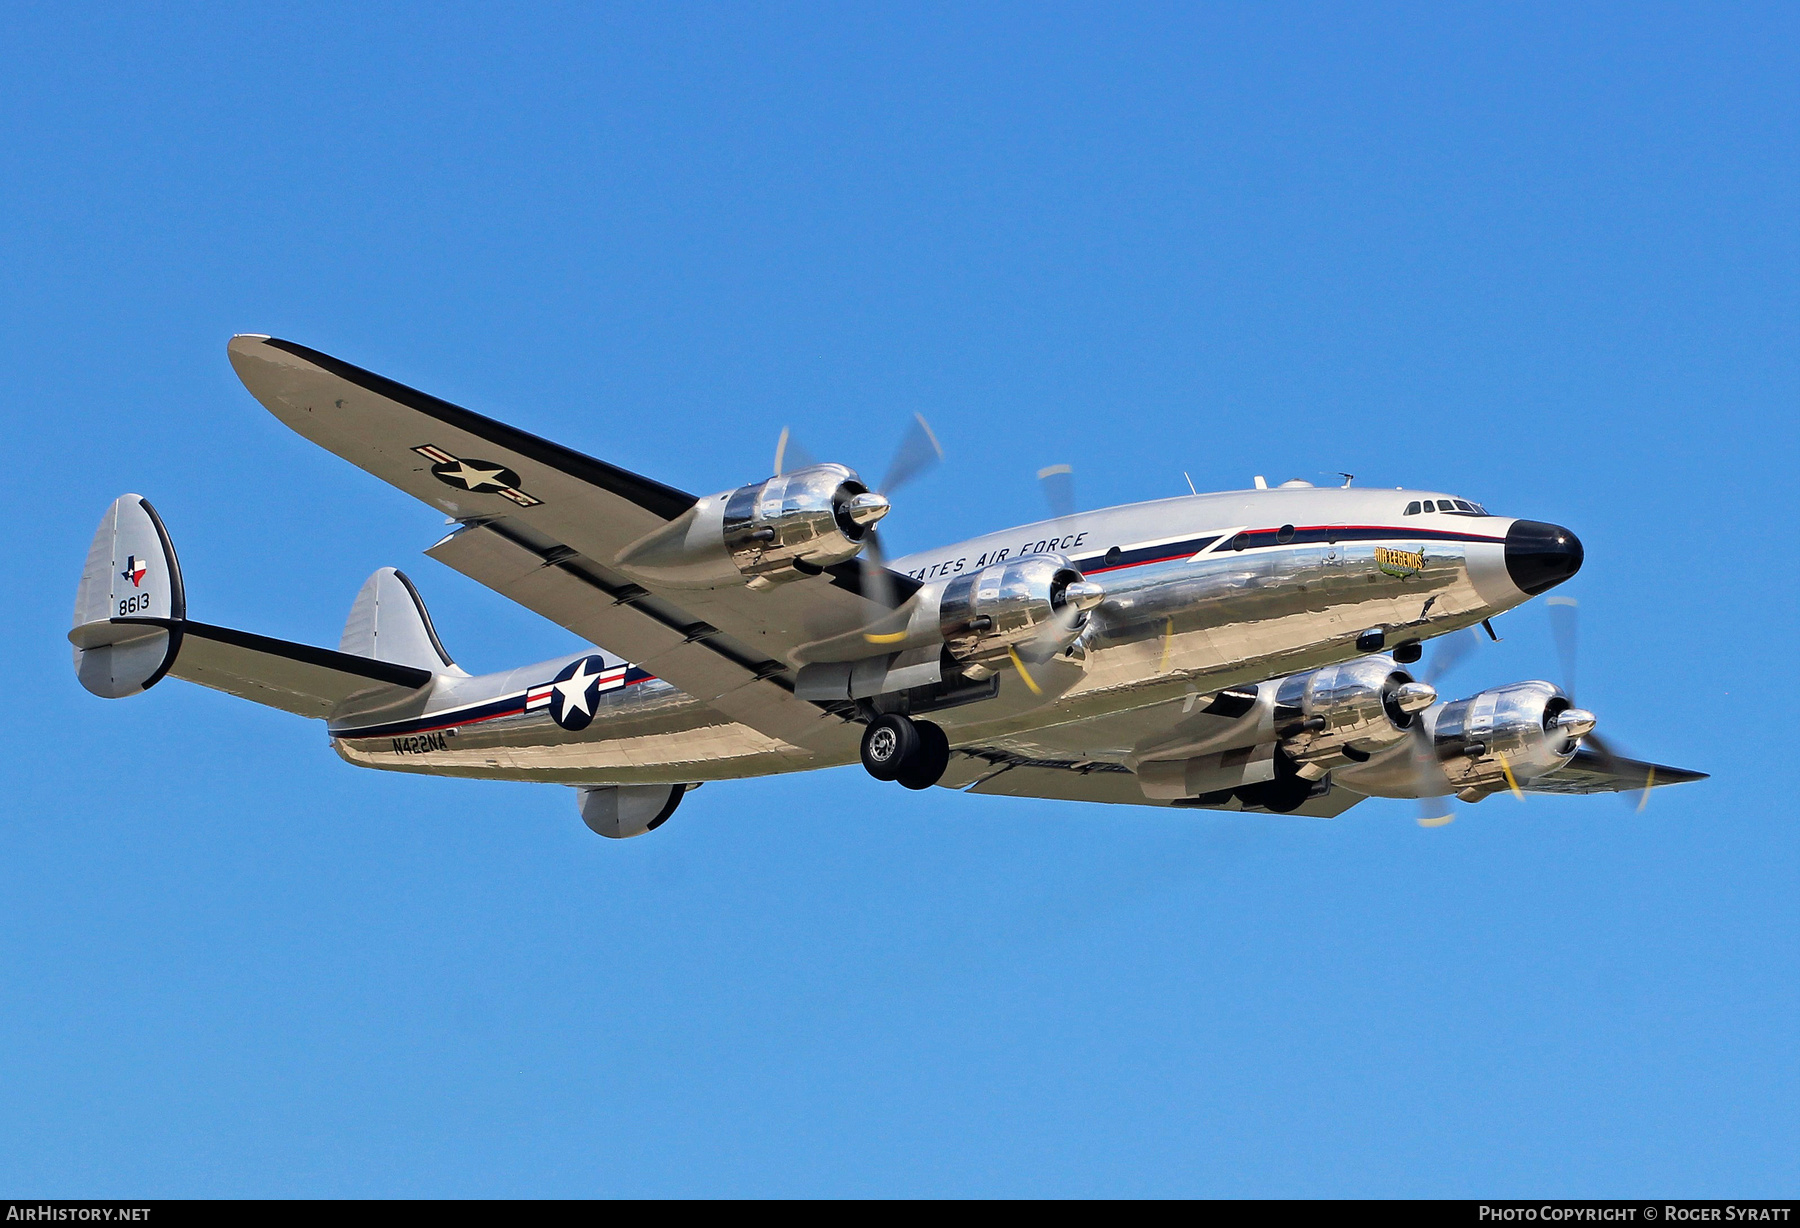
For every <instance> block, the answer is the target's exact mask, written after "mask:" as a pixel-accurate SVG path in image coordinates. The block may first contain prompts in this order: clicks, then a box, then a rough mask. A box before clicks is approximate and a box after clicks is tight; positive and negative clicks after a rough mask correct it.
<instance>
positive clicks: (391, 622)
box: [338, 567, 469, 678]
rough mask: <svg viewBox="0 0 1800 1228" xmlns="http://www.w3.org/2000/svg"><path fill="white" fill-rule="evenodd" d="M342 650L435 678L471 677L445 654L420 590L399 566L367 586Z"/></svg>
mask: <svg viewBox="0 0 1800 1228" xmlns="http://www.w3.org/2000/svg"><path fill="white" fill-rule="evenodd" d="M338 651H339V652H345V653H350V654H353V655H355V656H359V657H368V658H370V659H371V660H375V661H387V662H389V663H391V664H394V665H411V666H413V667H415V668H418V669H428V670H430V671H431V672H432V673H434V674H454V675H456V676H457V677H459V678H467V677H468V676H469V675H468V671H466V670H464V669H462V668H461V667H460V666H458V665H457V664H456V662H455V661H452V660H451V659H450V654H449V653H447V652H445V651H444V645H443V642H442V641H441V640H439V639H438V634H437V628H436V627H434V626H432V625H431V614H430V613H429V612H428V611H427V610H426V609H425V602H424V599H423V598H421V597H420V596H419V590H418V589H416V588H414V587H413V582H412V581H411V580H409V579H407V578H406V573H405V572H403V571H401V570H399V569H398V568H394V567H383V568H382V569H381V570H380V571H377V572H376V573H375V574H374V575H372V576H370V577H369V578H368V579H367V580H365V581H364V582H363V586H362V591H360V592H359V593H357V594H356V601H355V603H354V604H352V605H351V607H350V617H349V618H348V619H347V620H346V621H345V623H344V634H343V637H342V638H341V639H340V640H339V641H338Z"/></svg>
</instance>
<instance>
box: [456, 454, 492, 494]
mask: <svg viewBox="0 0 1800 1228" xmlns="http://www.w3.org/2000/svg"><path fill="white" fill-rule="evenodd" d="M502 472H504V470H501V469H483V468H481V467H480V466H479V465H471V464H470V463H469V462H468V461H466V460H459V461H457V462H456V469H455V470H446V471H445V473H444V476H445V477H447V478H452V479H454V480H455V481H458V482H461V483H462V484H463V485H464V486H467V487H468V488H469V489H470V490H474V489H475V488H476V487H477V486H486V485H487V484H488V483H490V482H492V481H493V480H494V476H495V475H496V474H499V473H502Z"/></svg>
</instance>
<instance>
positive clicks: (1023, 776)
mask: <svg viewBox="0 0 1800 1228" xmlns="http://www.w3.org/2000/svg"><path fill="white" fill-rule="evenodd" d="M938 783H939V784H941V785H943V786H945V787H947V788H952V789H962V790H964V791H965V792H968V793H986V794H993V795H997V796H1001V797H1039V798H1045V799H1047V800H1052V801H1062V802H1105V803H1110V804H1112V805H1116V806H1174V807H1179V808H1181V809H1198V810H1235V811H1239V812H1244V813H1249V814H1268V813H1269V812H1268V811H1263V810H1248V811H1246V810H1245V807H1244V805H1243V803H1241V802H1239V801H1237V800H1236V799H1235V798H1233V799H1231V800H1229V801H1226V802H1220V803H1210V804H1203V803H1201V802H1198V801H1179V802H1166V801H1153V800H1152V799H1150V798H1147V797H1145V796H1144V791H1143V790H1142V789H1140V788H1139V787H1138V781H1137V776H1136V775H1135V774H1134V773H1132V772H1131V771H1130V770H1129V769H1127V768H1125V767H1123V766H1121V765H1119V764H1116V763H1093V762H1085V761H1080V760H1069V761H1062V760H1050V759H1027V758H1024V757H1022V756H1019V755H1016V754H1012V753H1010V752H1008V751H1005V750H1001V749H998V748H995V747H968V748H966V749H964V750H959V751H957V752H956V753H954V754H953V755H952V756H951V762H950V770H949V771H948V772H946V773H945V774H944V779H943V780H941V781H939V782H938ZM1363 800H1364V797H1363V795H1362V794H1361V793H1354V792H1352V791H1350V790H1349V789H1346V788H1343V787H1342V786H1332V787H1331V788H1330V790H1329V791H1328V792H1326V793H1324V794H1322V795H1320V796H1318V797H1313V798H1308V799H1307V800H1306V801H1305V802H1303V803H1301V805H1300V806H1299V808H1298V809H1296V810H1292V811H1289V812H1287V813H1290V814H1293V815H1296V816H1298V817H1301V818H1311V819H1332V818H1336V817H1337V816H1338V815H1340V814H1342V813H1343V812H1344V811H1346V810H1348V809H1350V807H1352V806H1354V805H1356V804H1357V803H1358V802H1360V801H1363Z"/></svg>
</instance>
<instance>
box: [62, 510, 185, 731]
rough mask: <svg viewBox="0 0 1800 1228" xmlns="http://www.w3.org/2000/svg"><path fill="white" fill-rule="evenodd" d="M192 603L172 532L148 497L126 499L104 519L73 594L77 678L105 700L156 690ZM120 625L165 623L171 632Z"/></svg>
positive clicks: (171, 661)
mask: <svg viewBox="0 0 1800 1228" xmlns="http://www.w3.org/2000/svg"><path fill="white" fill-rule="evenodd" d="M186 617H187V596H186V593H185V591H184V589H183V588H182V583H181V564H180V563H179V562H178V561H177V560H176V558H175V547H174V546H173V545H172V544H171V543H170V541H169V533H168V530H167V529H165V528H164V527H163V522H162V518H161V517H160V516H158V515H157V514H156V509H155V508H153V507H151V506H150V501H149V500H148V499H146V498H144V497H143V496H142V495H120V496H119V497H118V498H117V499H115V500H113V504H112V506H111V507H109V508H107V509H106V514H105V515H104V516H102V517H101V518H100V528H99V529H98V530H97V531H96V532H95V533H94V541H93V544H92V545H91V546H89V547H88V557H87V566H86V567H85V568H84V569H83V570H82V573H81V584H80V587H79V588H77V589H76V592H75V621H74V626H73V628H72V630H71V631H70V632H69V639H70V641H71V642H72V643H73V644H74V645H75V676H76V677H77V678H79V679H80V680H81V685H82V686H84V687H86V688H87V689H88V690H89V691H92V692H93V693H94V694H95V695H99V696H101V697H103V698H106V699H120V698H123V697H124V696H126V695H136V694H137V693H138V692H139V691H145V690H148V689H149V688H151V687H153V686H155V685H156V684H157V682H159V681H160V680H161V679H162V677H163V675H164V674H166V673H168V672H169V667H170V666H171V665H173V664H174V663H175V657H176V655H177V654H178V653H179V652H180V651H181V621H182V620H183V619H184V618H186ZM116 618H134V619H166V620H169V622H170V624H171V625H170V626H167V627H158V626H151V625H145V624H143V623H130V624H121V623H115V622H113V621H112V620H113V619H116Z"/></svg>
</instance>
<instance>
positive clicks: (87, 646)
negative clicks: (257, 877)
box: [69, 495, 462, 719]
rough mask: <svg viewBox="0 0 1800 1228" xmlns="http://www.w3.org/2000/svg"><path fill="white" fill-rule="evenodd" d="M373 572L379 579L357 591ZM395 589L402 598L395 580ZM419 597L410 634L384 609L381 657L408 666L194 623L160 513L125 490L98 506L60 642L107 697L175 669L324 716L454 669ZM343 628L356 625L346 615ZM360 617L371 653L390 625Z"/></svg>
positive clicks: (131, 691)
mask: <svg viewBox="0 0 1800 1228" xmlns="http://www.w3.org/2000/svg"><path fill="white" fill-rule="evenodd" d="M382 574H383V573H381V572H377V573H376V574H375V576H374V577H372V578H371V579H370V582H369V585H365V586H364V588H365V591H366V590H367V589H368V588H369V587H370V586H371V585H377V581H379V580H380V579H381V577H382ZM393 574H394V575H395V576H399V573H398V572H394V573H393ZM400 584H401V586H402V589H403V591H405V592H409V593H410V591H411V587H412V586H411V585H410V584H406V583H405V578H404V577H400ZM377 587H379V586H377ZM374 601H375V598H374V597H371V604H373V603H374ZM417 601H418V599H417V595H416V594H413V595H412V597H411V603H412V609H413V611H414V613H413V615H412V618H413V619H414V620H415V624H422V626H423V632H422V633H417V632H415V633H410V635H409V632H408V631H407V630H406V629H405V627H406V620H405V618H404V617H403V615H402V613H401V606H402V605H404V604H406V603H405V602H404V601H402V602H399V603H390V604H391V607H392V610H393V611H394V612H395V613H394V615H393V618H392V624H393V625H394V626H396V627H399V628H401V629H400V630H399V631H397V632H395V633H393V634H392V636H391V643H390V644H389V645H388V646H387V647H384V649H383V651H384V652H386V651H389V649H391V648H394V647H395V646H396V645H397V646H398V648H397V651H400V652H402V653H404V654H405V656H406V657H407V658H408V660H396V659H386V658H384V657H381V656H375V655H373V654H356V653H347V652H333V651H332V650H331V649H329V648H314V647H312V646H310V645H307V644H295V643H291V642H289V641H287V640H277V639H271V638H270V637H268V636H266V635H256V634H254V633H252V632H249V631H236V630H233V629H231V628H229V627H215V626H211V625H209V624H207V623H201V622H195V621H194V620H193V619H191V618H189V617H188V616H187V595H186V592H185V590H184V587H183V585H182V581H181V565H180V563H179V562H177V561H176V558H175V548H174V546H173V545H172V544H171V543H170V541H169V534H168V530H166V529H165V528H164V527H163V522H162V518H161V517H159V516H158V515H157V514H156V509H155V508H153V507H151V506H150V502H149V500H147V499H145V498H143V497H142V496H141V495H122V496H120V497H119V498H118V499H116V500H114V501H113V505H112V506H111V507H109V508H107V510H106V515H105V516H104V517H102V518H101V520H100V529H99V531H98V532H97V533H95V534H94V543H93V545H92V546H91V547H89V549H88V558H87V566H86V568H85V569H84V570H83V571H82V574H81V585H80V587H79V588H78V589H77V590H76V596H75V625H74V627H73V628H72V629H71V630H70V632H69V642H70V643H71V644H73V645H74V646H75V676H76V677H77V678H78V679H80V681H81V685H82V686H84V687H86V688H87V689H88V690H89V691H92V692H93V693H94V694H96V695H99V696H102V697H103V698H106V699H119V698H122V697H124V696H126V695H135V694H137V693H138V692H139V691H146V690H149V689H150V688H151V687H153V686H155V685H156V684H157V683H158V682H160V681H161V680H162V678H163V677H164V675H167V674H173V675H174V676H175V677H177V678H184V679H186V680H188V681H189V682H197V683H200V684H201V685H202V686H209V687H212V688H213V689H215V690H219V691H225V692H228V693H229V694H232V695H238V696H241V697H242V698H244V699H249V700H254V701H255V702H257V703H260V704H266V705H268V706H269V707H271V708H280V709H282V710H283V711H286V712H294V713H298V714H299V715H301V716H311V717H319V718H321V719H324V718H329V717H330V716H332V715H333V714H334V713H336V712H339V711H341V710H344V709H347V708H352V707H354V708H358V709H360V708H365V707H372V706H379V705H383V704H388V703H394V702H397V701H399V700H403V699H406V698H407V697H409V696H413V695H417V694H420V693H422V692H423V690H424V688H426V687H428V686H430V685H431V682H432V679H433V678H434V677H435V676H436V675H438V674H440V673H446V672H455V673H458V674H460V673H461V672H462V671H461V670H457V669H456V668H455V667H454V666H447V665H446V663H447V661H448V658H446V657H442V656H441V649H435V648H433V647H431V646H435V644H436V638H437V637H436V635H435V634H434V633H432V632H431V629H430V628H431V624H430V620H429V619H428V618H426V616H425V614H424V607H423V605H420V604H417ZM359 602H360V598H359ZM351 621H352V623H354V622H355V621H356V618H355V612H354V611H352V619H351ZM368 621H369V623H370V637H369V638H370V644H371V646H373V644H374V643H375V639H376V637H375V634H374V633H375V631H376V630H378V629H383V630H384V629H386V627H387V626H388V625H389V623H388V622H387V621H384V619H383V617H382V616H381V615H379V614H376V613H371V615H370V617H369V619H368ZM346 634H348V629H346ZM420 635H422V636H423V642H424V643H426V645H427V646H428V650H430V651H432V652H433V653H434V654H435V655H432V656H430V657H429V659H427V658H426V657H425V656H424V655H422V654H421V653H420V651H419V650H418V640H419V636H420Z"/></svg>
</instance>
